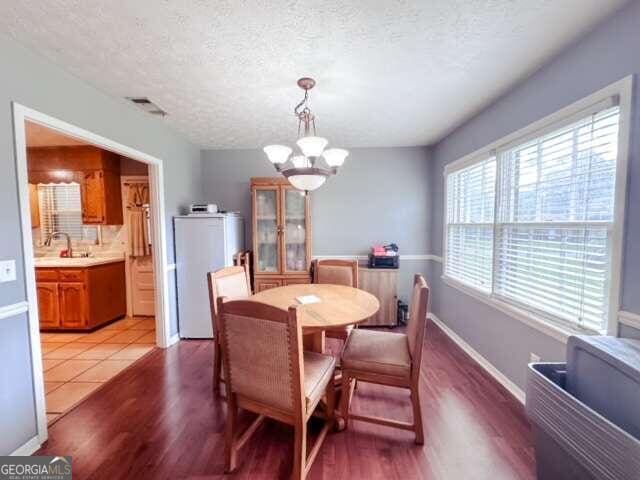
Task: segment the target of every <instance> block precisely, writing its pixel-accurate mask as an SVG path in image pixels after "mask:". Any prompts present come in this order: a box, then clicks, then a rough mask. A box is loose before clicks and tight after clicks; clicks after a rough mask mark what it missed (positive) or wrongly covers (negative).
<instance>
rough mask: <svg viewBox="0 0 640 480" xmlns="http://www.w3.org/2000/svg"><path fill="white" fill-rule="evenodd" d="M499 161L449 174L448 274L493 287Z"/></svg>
mask: <svg viewBox="0 0 640 480" xmlns="http://www.w3.org/2000/svg"><path fill="white" fill-rule="evenodd" d="M495 181H496V160H495V157H491V158H489V159H486V160H484V161H481V162H480V163H475V164H474V165H472V166H470V167H466V168H463V169H461V170H458V171H456V172H453V173H451V174H449V175H448V176H447V218H446V221H447V226H446V228H447V233H446V235H447V240H446V262H445V265H446V270H445V273H446V275H447V276H449V277H451V278H454V279H456V280H459V281H460V282H463V283H466V284H469V285H472V286H474V287H478V288H480V289H482V290H485V291H489V290H490V289H491V277H492V275H491V265H492V257H493V254H492V250H493V222H494V203H495V195H494V192H495Z"/></svg>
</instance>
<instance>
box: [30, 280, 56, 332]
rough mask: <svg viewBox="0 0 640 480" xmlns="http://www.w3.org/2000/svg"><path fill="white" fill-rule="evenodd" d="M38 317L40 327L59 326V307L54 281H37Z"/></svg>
mask: <svg viewBox="0 0 640 480" xmlns="http://www.w3.org/2000/svg"><path fill="white" fill-rule="evenodd" d="M36 292H37V294H38V317H39V318H40V328H58V327H60V307H59V305H58V284H57V283H56V282H38V283H37V285H36Z"/></svg>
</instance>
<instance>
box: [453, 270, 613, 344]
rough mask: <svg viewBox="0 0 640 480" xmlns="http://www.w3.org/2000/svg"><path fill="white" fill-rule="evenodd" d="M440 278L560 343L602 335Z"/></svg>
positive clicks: (454, 281) (457, 282) (455, 281)
mask: <svg viewBox="0 0 640 480" xmlns="http://www.w3.org/2000/svg"><path fill="white" fill-rule="evenodd" d="M440 278H441V279H442V281H443V282H444V283H445V284H446V285H448V286H450V287H451V288H455V289H456V290H458V291H460V292H462V293H465V294H467V295H469V296H471V297H473V298H475V299H476V300H479V301H481V302H482V303H484V304H486V305H489V306H490V307H493V308H495V309H496V310H500V311H501V312H502V313H504V314H506V315H508V316H509V317H511V318H514V319H516V320H519V321H520V322H522V323H524V324H525V325H527V326H529V327H531V328H533V329H535V330H538V331H539V332H542V333H544V334H546V335H549V336H550V337H552V338H554V339H556V340H558V341H559V342H562V343H567V339H568V338H569V337H570V336H571V335H601V334H600V333H599V332H596V331H594V330H587V329H579V328H571V327H569V326H564V325H563V326H560V325H556V324H554V323H552V322H550V321H548V320H546V319H543V318H541V317H539V316H537V315H535V314H533V313H530V312H527V311H526V310H522V309H520V308H518V307H515V306H513V305H510V304H508V303H506V302H503V301H501V300H498V299H496V298H493V297H492V296H491V295H488V294H486V293H483V292H481V291H478V290H476V289H474V288H473V287H469V286H467V285H465V284H463V283H460V282H459V281H457V280H454V279H452V278H449V277H447V276H444V275H443V276H441V277H440Z"/></svg>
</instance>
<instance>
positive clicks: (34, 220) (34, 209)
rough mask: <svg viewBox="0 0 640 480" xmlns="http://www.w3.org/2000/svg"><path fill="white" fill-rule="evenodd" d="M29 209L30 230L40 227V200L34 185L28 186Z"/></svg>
mask: <svg viewBox="0 0 640 480" xmlns="http://www.w3.org/2000/svg"><path fill="white" fill-rule="evenodd" d="M29 207H30V208H31V228H38V227H39V226H40V200H39V198H38V187H37V185H35V184H34V183H30V184H29Z"/></svg>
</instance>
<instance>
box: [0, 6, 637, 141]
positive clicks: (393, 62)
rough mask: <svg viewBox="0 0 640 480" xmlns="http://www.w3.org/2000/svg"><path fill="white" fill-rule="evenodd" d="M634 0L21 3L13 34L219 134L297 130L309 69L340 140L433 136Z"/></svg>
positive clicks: (106, 87)
mask: <svg viewBox="0 0 640 480" xmlns="http://www.w3.org/2000/svg"><path fill="white" fill-rule="evenodd" d="M623 3H625V2H624V0H466V1H465V0H430V1H426V0H422V1H420V0H414V1H408V0H396V1H391V0H389V1H377V0H360V1H340V0H328V1H315V2H309V1H299V2H296V1H293V0H289V1H286V0H263V1H239V0H230V1H210V0H182V1H176V0H173V1H171V0H135V1H131V0H109V1H104V0H20V1H1V2H0V31H4V32H6V33H8V34H9V35H11V36H13V37H14V38H15V39H17V40H18V41H19V42H21V43H23V44H25V45H26V46H28V47H31V48H32V49H34V50H36V51H38V52H40V53H41V54H43V55H44V56H46V57H48V58H50V59H51V60H52V61H53V62H55V63H57V64H60V65H62V66H63V67H64V68H66V69H67V70H68V71H70V72H71V73H73V74H75V75H76V76H78V77H80V78H82V79H85V80H86V81H88V82H90V83H92V84H93V85H95V86H96V87H98V88H100V89H102V90H103V91H105V92H107V93H110V94H112V95H114V96H117V97H125V96H146V97H149V98H150V99H151V100H153V101H154V102H155V103H157V104H158V105H159V106H160V107H162V108H163V109H164V110H166V111H167V112H168V114H169V115H168V116H167V117H166V118H165V119H164V120H159V121H166V122H167V123H169V124H170V125H171V126H173V127H174V128H175V129H176V130H178V131H180V132H182V133H183V134H184V135H186V136H187V137H188V138H190V139H191V140H193V141H194V142H195V143H197V144H199V145H201V146H203V147H211V148H253V147H260V146H263V145H265V144H268V143H274V142H286V143H291V142H292V141H293V140H294V139H295V136H296V129H297V123H296V119H295V118H294V117H293V115H292V109H293V106H294V105H295V104H296V103H297V101H298V100H299V99H300V97H301V91H300V90H299V89H298V88H297V87H296V85H295V82H296V79H297V78H298V77H301V76H304V75H309V76H313V77H315V78H316V80H317V82H318V85H317V87H316V88H315V89H314V90H313V91H312V95H311V105H312V108H313V110H314V113H315V114H316V116H317V119H318V134H319V135H322V136H326V137H327V138H329V140H330V142H331V145H333V146H352V147H353V146H398V145H426V144H430V143H433V142H434V141H437V140H438V139H440V138H441V137H442V136H443V135H445V134H446V133H447V132H449V131H450V130H451V129H452V128H454V127H455V126H457V125H459V124H460V123H461V122H463V121H464V120H465V119H467V118H469V117H470V116H471V115H473V114H474V113H475V112H477V111H478V110H479V109H480V108H481V107H483V106H484V105H486V104H487V103H489V102H490V101H491V100H493V99H495V98H496V97H497V96H499V95H500V94H501V93H503V92H504V91H505V90H507V89H508V88H509V87H510V86H512V85H513V84H514V83H515V82H517V81H518V80H519V79H521V78H523V77H524V76H526V75H528V74H530V73H531V72H532V71H533V70H535V69H536V68H538V67H539V66H540V65H541V64H542V63H543V62H544V61H545V60H547V59H548V58H549V57H550V56H552V55H553V54H555V53H557V52H558V51H559V50H560V49H561V48H562V47H564V46H566V45H567V44H569V43H570V42H571V41H573V40H575V39H576V38H577V37H578V36H579V35H581V34H582V33H584V32H586V31H587V30H588V29H589V28H591V27H592V26H593V25H594V24H595V23H597V22H598V21H599V20H601V19H603V18H604V17H605V16H607V15H608V14H610V13H611V12H613V11H614V10H615V9H616V8H618V7H619V6H621V5H622V4H623ZM132 108H134V107H133V106H132ZM96 114H99V112H96Z"/></svg>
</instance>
